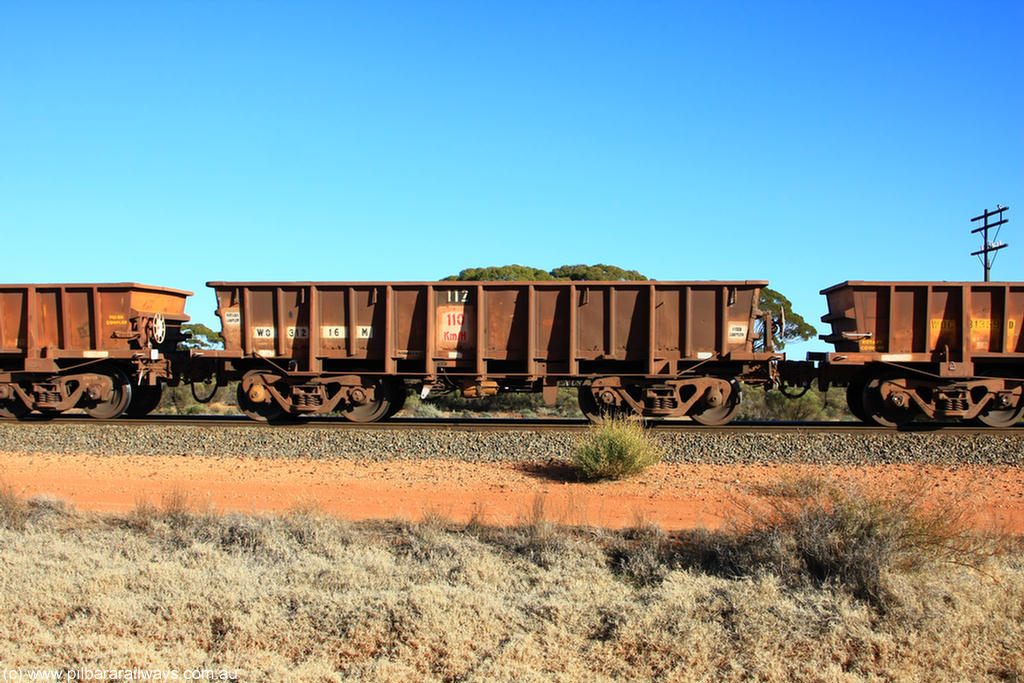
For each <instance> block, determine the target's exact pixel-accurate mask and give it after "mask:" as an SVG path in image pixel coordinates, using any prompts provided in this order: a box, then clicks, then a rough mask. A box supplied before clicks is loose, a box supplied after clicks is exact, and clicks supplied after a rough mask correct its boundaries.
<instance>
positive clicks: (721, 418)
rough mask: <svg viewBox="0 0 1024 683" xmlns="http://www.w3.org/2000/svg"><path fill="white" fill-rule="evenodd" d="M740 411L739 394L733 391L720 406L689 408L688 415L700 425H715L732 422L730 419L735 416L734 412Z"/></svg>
mask: <svg viewBox="0 0 1024 683" xmlns="http://www.w3.org/2000/svg"><path fill="white" fill-rule="evenodd" d="M739 411H740V399H739V394H737V393H736V392H733V393H732V394H730V395H729V398H728V399H727V400H726V402H725V403H723V404H722V405H720V406H715V407H713V408H711V407H708V408H704V409H703V410H700V409H698V408H694V409H691V411H690V417H692V418H693V421H694V422H697V423H699V424H702V425H708V426H711V427H715V426H718V425H724V424H728V423H729V422H732V419H733V418H734V417H736V413H738V412H739Z"/></svg>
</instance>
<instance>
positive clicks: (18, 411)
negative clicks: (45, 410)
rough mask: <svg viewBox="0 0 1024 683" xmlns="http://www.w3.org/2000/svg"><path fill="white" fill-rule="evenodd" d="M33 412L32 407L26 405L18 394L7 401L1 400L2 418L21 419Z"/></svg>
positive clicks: (0, 415) (0, 416)
mask: <svg viewBox="0 0 1024 683" xmlns="http://www.w3.org/2000/svg"><path fill="white" fill-rule="evenodd" d="M31 412H32V409H31V408H29V407H28V406H27V405H25V404H24V402H22V400H21V399H20V398H18V397H17V395H15V396H12V397H11V398H9V399H7V400H6V401H0V418H5V419H16V420H20V419H21V418H23V417H25V416H26V415H28V414H29V413H31Z"/></svg>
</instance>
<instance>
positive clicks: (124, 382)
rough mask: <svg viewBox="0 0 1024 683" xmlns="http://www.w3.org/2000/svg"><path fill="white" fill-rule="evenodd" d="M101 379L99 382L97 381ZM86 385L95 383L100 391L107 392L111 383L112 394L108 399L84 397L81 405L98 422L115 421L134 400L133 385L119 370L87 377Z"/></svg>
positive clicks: (115, 369)
mask: <svg viewBox="0 0 1024 683" xmlns="http://www.w3.org/2000/svg"><path fill="white" fill-rule="evenodd" d="M97 378H99V381H98V382H97V381H96V379H97ZM83 381H84V382H85V383H86V384H89V383H95V384H97V385H98V388H99V389H100V390H106V388H107V387H106V386H105V385H106V383H107V382H110V385H111V386H110V394H109V396H107V398H102V397H99V398H91V397H89V396H88V395H86V396H84V397H83V398H82V399H81V401H79V405H80V406H81V407H82V408H83V409H85V412H86V413H87V414H88V415H89V416H90V417H94V418H96V419H97V420H113V419H114V418H115V417H118V416H119V415H121V413H123V412H124V411H125V410H126V409H127V408H128V404H129V403H131V400H132V385H131V383H130V382H129V381H128V377H126V376H125V374H124V373H123V372H121V371H120V370H119V369H117V368H108V369H105V370H102V371H101V372H99V373H95V374H93V375H91V376H87V377H86V378H85V379H84V380H83Z"/></svg>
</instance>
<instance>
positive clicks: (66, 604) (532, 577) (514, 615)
mask: <svg viewBox="0 0 1024 683" xmlns="http://www.w3.org/2000/svg"><path fill="white" fill-rule="evenodd" d="M821 490H825V489H821ZM10 493H11V498H12V500H14V501H16V502H15V503H13V504H12V503H11V502H10V501H8V502H6V503H4V505H3V509H5V510H6V509H8V508H11V507H12V506H13V507H14V508H16V509H21V510H24V517H23V519H22V522H23V523H22V525H21V526H20V528H12V527H11V526H9V525H6V524H5V525H3V526H0V548H2V555H0V558H2V569H3V571H2V573H0V587H2V596H0V597H2V600H0V661H2V662H3V663H4V665H5V666H20V667H31V666H41V667H54V666H74V665H91V666H100V667H106V668H111V667H120V668H130V667H133V666H135V667H142V668H163V667H167V668H177V669H179V670H181V669H183V668H186V667H199V666H203V667H208V668H214V669H227V670H232V671H237V672H238V677H239V680H245V681H264V680H290V681H340V680H359V681H363V680H365V681H513V680H516V681H520V680H521V681H573V682H575V681H614V680H630V681H682V682H685V681H709V680H715V681H719V680H720V681H747V680H761V681H861V680H865V681H867V680H896V679H899V680H928V681H958V682H959V681H966V680H970V681H1020V680H1022V677H1024V627H1022V624H1024V551H1022V549H1021V547H1019V546H1013V547H1011V546H1004V547H1002V548H1001V550H1000V552H991V553H988V554H982V555H978V556H976V557H975V558H974V560H976V561H977V562H978V564H979V567H980V568H981V569H982V570H983V571H980V572H979V571H975V570H972V569H969V568H967V567H965V566H964V565H963V564H962V563H955V562H954V563H951V562H948V561H946V559H948V558H947V556H946V555H945V554H944V553H945V550H943V551H941V552H935V553H932V552H931V551H929V554H928V555H927V557H926V558H925V559H924V561H923V562H922V563H916V562H912V563H910V564H907V563H906V562H904V560H903V559H902V558H903V557H904V556H903V555H902V554H901V553H902V550H901V548H903V546H902V545H900V543H895V545H893V546H892V548H894V550H891V551H889V552H891V553H893V554H891V555H880V556H879V557H889V558H890V559H892V561H891V562H887V563H883V564H884V567H883V569H884V573H885V575H886V576H887V580H886V590H887V591H889V593H890V595H889V598H890V599H887V600H886V601H885V603H884V609H883V608H881V607H880V606H879V604H876V602H875V601H873V600H872V599H871V596H870V594H868V595H866V596H858V594H857V591H856V590H855V589H854V588H853V586H854V585H855V582H854V583H853V584H850V583H848V582H846V581H844V580H838V579H825V580H815V579H813V576H812V574H813V572H812V571H811V570H810V569H809V568H808V567H804V569H799V571H798V570H797V569H793V570H792V571H794V572H796V573H794V574H793V575H788V574H786V572H784V571H783V572H777V571H774V569H773V567H775V565H774V564H773V563H774V562H775V560H771V559H768V560H766V561H764V562H761V563H760V564H759V562H760V560H758V557H761V556H759V555H756V554H748V555H745V556H744V555H743V554H742V552H741V550H742V549H743V548H744V547H749V546H750V545H754V544H755V542H758V541H760V540H763V539H760V538H759V537H758V536H757V534H758V533H766V531H765V530H770V531H771V533H773V534H775V535H776V536H777V537H778V538H779V539H782V538H784V537H786V536H790V537H792V538H793V539H797V538H799V537H800V536H801V534H803V533H804V531H801V530H800V529H801V527H800V525H794V526H787V525H786V524H785V523H782V522H779V520H783V521H784V520H787V519H788V520H792V519H794V518H800V515H799V514H795V513H794V514H790V513H791V512H794V510H796V509H799V507H800V506H792V507H791V502H792V501H796V500H801V498H799V497H794V496H791V495H788V494H787V495H781V496H776V498H777V499H778V500H777V501H774V502H772V503H771V504H772V505H774V506H775V507H776V508H778V509H779V510H780V512H779V513H778V518H777V520H776V521H775V522H772V523H771V524H769V523H768V520H765V523H764V524H762V525H760V526H752V527H749V528H747V529H746V530H745V531H742V532H741V530H739V529H734V530H732V531H730V532H727V533H712V532H702V533H692V534H687V535H684V536H671V535H667V534H665V533H663V532H662V531H661V530H659V529H657V528H656V527H652V526H650V525H648V524H644V523H643V521H642V520H640V521H638V524H637V526H636V527H635V528H633V529H628V530H625V531H623V532H611V531H602V530H597V529H589V528H579V527H565V526H562V525H559V524H557V523H554V522H551V521H550V520H548V519H547V514H546V512H545V510H544V502H543V499H538V503H537V505H536V506H535V507H534V509H533V510H531V511H530V512H529V513H528V514H527V515H525V516H524V519H523V520H522V521H521V523H520V524H519V525H517V526H515V527H511V528H497V527H489V526H485V525H482V524H480V523H479V521H477V522H475V523H474V524H473V525H472V526H471V527H469V528H466V527H465V526H460V525H457V524H455V523H453V522H451V520H448V519H447V518H445V517H444V516H443V514H441V513H437V512H431V513H430V514H427V515H425V517H426V519H424V520H423V521H422V522H421V523H411V522H377V523H371V524H351V523H346V522H342V521H339V520H335V519H331V518H328V517H325V516H323V515H322V514H321V513H320V511H318V510H316V509H315V508H311V507H302V508H300V509H297V510H295V511H293V512H291V513H289V514H288V515H285V516H282V517H267V518H263V517H253V516H243V515H237V514H227V515H217V514H214V513H213V512H212V511H211V510H210V509H209V508H208V507H204V506H202V505H199V504H195V503H190V502H189V501H188V498H187V497H186V496H175V497H171V498H170V499H167V500H165V501H163V502H162V504H161V505H160V506H156V505H149V504H144V503H140V504H139V505H138V506H137V507H136V510H134V511H133V512H132V513H130V514H128V515H125V516H123V517H111V516H93V515H87V514H84V513H77V512H74V511H73V510H68V509H67V508H66V507H64V506H61V505H60V504H57V503H54V502H53V501H44V502H37V501H29V502H24V501H17V497H16V496H14V495H13V492H10ZM784 493H785V492H784ZM801 495H803V494H801ZM843 495H844V496H845V495H846V492H845V491H844V492H843ZM813 499H814V498H813V496H812V498H810V499H807V500H808V501H810V500H813ZM827 500H830V501H832V502H831V503H827V504H826V505H825V506H824V507H826V508H834V507H835V504H836V502H839V503H843V501H845V498H843V497H841V496H832V497H830V498H828V499H827ZM786 501H790V502H786ZM853 505H854V506H855V507H857V508H860V507H863V506H864V505H865V503H863V502H855V503H853ZM806 507H808V508H813V505H812V504H811V503H810V502H808V503H807V505H806ZM872 510H873V508H872ZM5 514H6V512H5ZM844 514H845V513H844ZM859 514H860V513H857V514H854V513H848V514H847V515H846V517H849V518H850V519H853V520H857V519H860V517H859ZM865 514H866V515H867V519H879V518H880V519H882V520H883V521H886V520H888V522H887V523H891V522H892V520H891V519H890V517H891V516H892V515H893V514H895V513H891V512H885V513H876V512H874V511H871V512H870V514H868V513H865ZM846 517H843V519H846ZM807 519H808V520H809V521H808V522H807V526H808V528H811V529H815V530H817V529H819V528H822V527H819V526H817V525H816V523H814V524H812V523H811V521H812V520H814V519H816V518H815V517H814V515H811V514H810V513H808V515H807ZM776 522H778V523H776ZM832 524H833V528H834V529H836V531H835V533H836V534H837V536H836V538H839V536H842V535H843V534H846V533H847V532H848V531H849V530H851V529H852V530H854V531H856V530H858V529H861V528H862V525H858V524H852V523H851V524H848V523H846V522H842V523H840V522H833V523H832ZM744 533H748V534H752V535H751V536H750V537H749V538H748V537H746V536H744ZM808 533H810V532H808ZM815 533H817V532H815ZM830 533H831V532H830ZM858 533H859V532H858ZM854 536H855V537H858V536H857V534H854ZM868 536H870V534H869V535H868ZM824 537H831V536H829V534H825V536H824ZM794 542H796V541H794ZM744 544H746V546H745V545H744ZM788 544H789V542H788V541H786V542H783V541H781V540H779V541H778V543H777V545H779V546H780V547H782V546H784V547H789V545H788ZM811 545H812V546H813V544H811ZM933 545H934V544H932V543H931V542H928V543H925V544H924V545H923V546H919V547H923V548H930V547H933ZM797 547H799V543H798V544H797ZM836 547H837V548H855V547H856V546H855V545H854V546H849V545H844V544H843V543H840V544H838V545H837V546H836ZM882 547H884V548H889V547H890V546H886V545H884V544H883V546H882ZM942 547H945V546H942ZM854 555H856V553H854ZM764 557H767V558H771V557H773V556H772V554H771V553H768V555H766V556H764ZM744 558H745V559H744ZM893 558H895V559H893ZM762 559H764V558H762ZM740 560H743V562H746V564H743V563H742V562H741V561H740ZM974 560H972V561H974ZM787 562H788V560H787ZM780 566H789V565H786V564H785V563H783V565H780ZM801 572H802V574H801ZM797 575H802V576H804V577H805V579H806V580H804V579H801V580H793V577H794V576H797Z"/></svg>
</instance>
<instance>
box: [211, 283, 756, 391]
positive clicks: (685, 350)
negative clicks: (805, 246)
mask: <svg viewBox="0 0 1024 683" xmlns="http://www.w3.org/2000/svg"><path fill="white" fill-rule="evenodd" d="M765 284H767V283H765V282H757V281H742V282H644V283H633V282H486V283H475V282H474V283H466V282H431V283H255V282H211V283H209V285H210V286H211V287H213V288H214V289H215V291H216V294H217V302H218V309H217V315H218V316H219V317H220V319H221V324H222V327H223V334H224V338H225V347H226V349H227V350H228V351H229V352H232V353H235V354H237V355H239V356H251V355H257V356H262V357H266V358H278V359H290V360H296V361H297V362H298V366H299V368H300V369H303V370H309V371H314V372H315V371H319V370H321V369H324V365H323V364H324V363H327V364H328V365H332V364H333V365H334V366H335V367H343V366H345V365H346V364H347V365H355V364H359V365H362V366H363V367H364V368H365V369H366V370H372V371H374V372H380V373H387V374H391V373H398V374H426V375H435V374H437V373H438V372H444V373H446V374H452V373H456V374H468V375H474V376H478V377H481V378H483V377H489V376H492V375H495V376H509V375H523V376H532V377H539V376H549V375H564V376H584V375H590V374H600V373H601V372H603V369H604V368H616V369H618V370H621V371H624V372H628V373H629V374H633V375H645V376H674V375H675V374H677V373H678V372H679V371H680V370H683V369H685V368H686V367H687V366H688V365H691V364H694V363H697V362H704V361H708V360H711V359H716V360H722V359H735V358H744V359H750V360H761V359H764V358H768V357H770V356H771V353H769V352H764V353H757V352H755V350H754V343H755V341H756V335H755V329H754V328H755V320H756V319H757V299H758V294H759V292H760V288H761V287H762V286H763V285H765Z"/></svg>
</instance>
